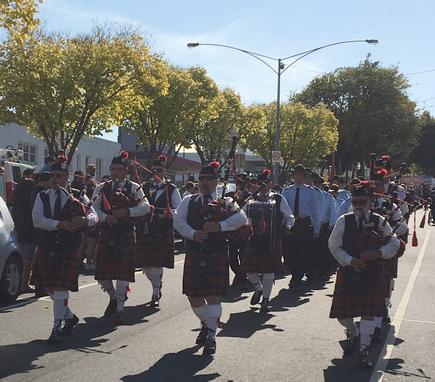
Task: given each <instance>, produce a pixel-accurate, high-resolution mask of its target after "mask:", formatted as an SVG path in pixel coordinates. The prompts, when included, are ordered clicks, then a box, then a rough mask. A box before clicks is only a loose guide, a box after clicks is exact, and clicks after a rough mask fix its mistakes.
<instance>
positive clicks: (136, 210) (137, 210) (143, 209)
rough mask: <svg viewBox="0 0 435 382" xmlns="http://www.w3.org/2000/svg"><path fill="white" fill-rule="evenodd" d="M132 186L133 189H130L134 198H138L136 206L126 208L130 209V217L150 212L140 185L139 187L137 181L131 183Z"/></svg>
mask: <svg viewBox="0 0 435 382" xmlns="http://www.w3.org/2000/svg"><path fill="white" fill-rule="evenodd" d="M132 187H134V191H133V190H132V192H133V195H134V199H135V200H139V203H138V205H137V206H134V207H130V208H129V209H128V210H129V211H130V217H132V218H136V217H139V216H145V215H146V214H148V213H149V212H150V204H149V203H148V200H147V198H146V197H145V194H144V192H143V190H142V187H139V185H138V184H137V183H133V185H132Z"/></svg>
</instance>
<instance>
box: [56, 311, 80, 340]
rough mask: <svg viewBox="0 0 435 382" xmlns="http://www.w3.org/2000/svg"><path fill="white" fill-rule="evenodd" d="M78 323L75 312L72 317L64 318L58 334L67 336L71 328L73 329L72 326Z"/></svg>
mask: <svg viewBox="0 0 435 382" xmlns="http://www.w3.org/2000/svg"><path fill="white" fill-rule="evenodd" d="M78 323H79V318H78V317H77V316H76V315H75V314H74V316H73V317H72V318H68V319H66V320H65V324H64V325H63V328H62V329H60V335H61V336H69V335H70V334H71V332H72V330H73V329H74V326H76V325H77V324H78Z"/></svg>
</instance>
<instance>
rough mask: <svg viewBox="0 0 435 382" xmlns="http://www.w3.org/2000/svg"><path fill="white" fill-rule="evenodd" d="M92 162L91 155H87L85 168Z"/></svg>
mask: <svg viewBox="0 0 435 382" xmlns="http://www.w3.org/2000/svg"><path fill="white" fill-rule="evenodd" d="M89 163H91V157H90V156H89V155H86V156H85V168H87V167H88V164H89Z"/></svg>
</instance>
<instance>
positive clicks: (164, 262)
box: [135, 231, 175, 269]
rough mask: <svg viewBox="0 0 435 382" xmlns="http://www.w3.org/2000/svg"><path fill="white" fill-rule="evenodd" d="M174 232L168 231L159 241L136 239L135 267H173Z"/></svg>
mask: <svg viewBox="0 0 435 382" xmlns="http://www.w3.org/2000/svg"><path fill="white" fill-rule="evenodd" d="M174 251H175V243H174V232H173V231H171V232H168V233H167V235H166V237H165V238H164V239H162V240H161V241H147V240H145V239H138V240H137V242H136V262H135V263H136V267H141V268H142V267H164V268H171V269H172V268H174Z"/></svg>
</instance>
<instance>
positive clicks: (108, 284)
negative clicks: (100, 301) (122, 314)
mask: <svg viewBox="0 0 435 382" xmlns="http://www.w3.org/2000/svg"><path fill="white" fill-rule="evenodd" d="M98 282H99V283H100V285H101V288H103V290H104V291H105V292H107V294H108V295H109V297H110V299H111V300H114V299H115V298H116V296H115V288H114V287H113V282H112V280H100V281H98Z"/></svg>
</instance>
